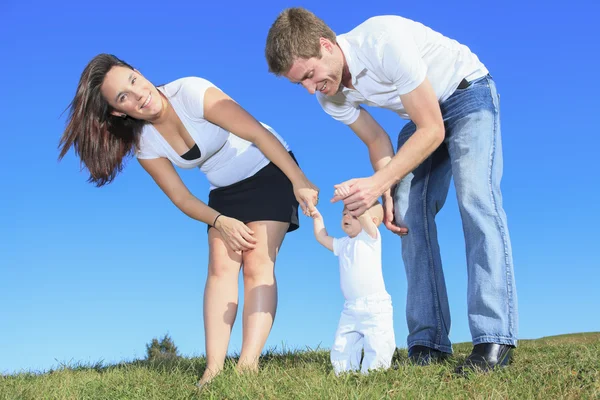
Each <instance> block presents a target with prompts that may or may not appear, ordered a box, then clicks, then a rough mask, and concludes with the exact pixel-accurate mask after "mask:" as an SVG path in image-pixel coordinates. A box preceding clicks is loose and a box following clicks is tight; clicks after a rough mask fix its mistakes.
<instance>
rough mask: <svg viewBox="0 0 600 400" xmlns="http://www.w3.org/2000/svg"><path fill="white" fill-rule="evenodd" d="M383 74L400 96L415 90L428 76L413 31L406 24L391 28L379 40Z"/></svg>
mask: <svg viewBox="0 0 600 400" xmlns="http://www.w3.org/2000/svg"><path fill="white" fill-rule="evenodd" d="M379 43H380V46H378V48H377V51H378V54H377V55H374V57H378V59H379V60H381V64H380V65H381V73H382V75H383V76H384V77H385V78H387V79H389V80H390V81H391V82H392V83H393V84H394V85H395V86H396V90H397V91H398V94H399V95H403V94H406V93H410V92H412V91H413V90H415V89H416V88H417V87H418V86H419V85H420V84H421V83H423V81H424V80H425V77H426V76H427V65H426V64H425V61H424V60H423V57H421V52H420V51H419V47H418V46H417V43H416V42H415V39H414V37H413V35H412V33H411V31H410V30H409V29H408V28H407V27H405V26H404V24H397V25H394V26H390V27H389V28H388V29H386V31H385V32H384V33H382V36H381V38H380V40H379Z"/></svg>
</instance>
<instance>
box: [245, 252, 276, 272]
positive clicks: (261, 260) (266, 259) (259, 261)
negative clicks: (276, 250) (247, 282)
mask: <svg viewBox="0 0 600 400" xmlns="http://www.w3.org/2000/svg"><path fill="white" fill-rule="evenodd" d="M274 268H275V257H274V255H271V254H269V251H268V249H266V248H265V249H262V248H256V249H254V250H252V251H250V252H248V253H247V254H245V255H244V268H243V271H244V278H251V279H252V278H269V277H272V276H273V271H274Z"/></svg>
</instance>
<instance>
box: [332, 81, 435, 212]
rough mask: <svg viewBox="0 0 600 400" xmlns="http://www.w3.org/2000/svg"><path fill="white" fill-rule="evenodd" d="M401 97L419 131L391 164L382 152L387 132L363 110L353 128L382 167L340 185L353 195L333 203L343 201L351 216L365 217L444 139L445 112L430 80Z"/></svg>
mask: <svg viewBox="0 0 600 400" xmlns="http://www.w3.org/2000/svg"><path fill="white" fill-rule="evenodd" d="M400 98H401V99H402V103H403V104H404V107H405V109H406V112H407V113H408V114H409V115H410V118H411V120H412V121H413V122H414V123H415V125H416V127H417V130H416V131H415V133H414V134H413V135H412V136H411V137H410V138H409V139H408V140H407V141H406V143H405V144H404V145H403V146H402V147H401V148H400V149H398V152H397V153H396V155H394V156H392V157H391V161H389V163H387V164H386V163H385V162H386V160H389V159H388V158H387V156H386V154H385V153H384V150H382V149H383V148H384V146H383V144H382V143H383V142H382V140H383V139H382V138H380V135H381V133H382V132H383V133H385V131H384V130H383V128H381V126H380V125H379V124H377V122H375V121H374V120H373V119H372V118H370V115H369V117H361V116H362V114H363V111H362V110H361V115H360V116H359V118H358V119H357V120H356V122H354V123H353V124H352V125H351V128H352V130H353V131H354V132H355V133H356V134H357V135H358V136H359V137H360V138H361V139H362V140H363V142H365V144H366V145H367V146H368V147H369V154H370V155H371V157H372V158H371V162H376V165H377V166H378V167H379V169H378V170H377V171H376V172H375V174H374V175H373V176H371V177H369V178H360V179H351V180H350V181H346V182H344V183H342V184H340V185H349V186H350V187H351V194H350V196H348V197H346V198H341V197H339V196H336V197H334V198H333V200H332V201H334V202H335V201H339V200H344V204H345V205H346V207H347V208H348V210H350V212H351V213H352V215H355V216H358V215H361V214H363V213H364V212H365V210H367V209H368V208H369V207H370V206H371V205H372V204H373V203H374V202H375V200H376V199H377V198H378V197H379V196H380V195H382V194H383V193H385V192H386V191H388V190H389V189H390V188H391V187H392V186H393V185H394V184H395V183H397V182H398V181H400V180H401V179H402V178H404V177H405V176H406V175H407V174H408V173H409V172H411V171H412V170H414V169H415V168H416V167H417V166H419V165H420V164H421V163H422V162H423V161H424V160H425V159H426V158H427V157H429V155H431V153H433V151H434V150H435V149H437V147H438V146H439V145H440V144H441V143H442V141H443V140H444V135H445V131H444V121H443V119H442V112H441V110H440V106H439V103H438V101H437V97H436V95H435V92H434V91H433V87H432V86H431V83H430V82H429V80H428V79H427V78H425V81H423V83H421V84H420V85H419V86H418V87H417V88H416V89H414V90H413V91H412V92H410V93H407V94H405V95H401V96H400ZM365 113H366V111H365ZM368 119H370V120H371V121H369V120H368ZM387 142H388V146H389V151H390V153H391V154H393V149H392V147H391V143H390V141H389V137H388V138H387ZM390 153H387V154H390ZM374 158H375V159H374ZM374 167H375V164H374ZM336 186H337V185H336Z"/></svg>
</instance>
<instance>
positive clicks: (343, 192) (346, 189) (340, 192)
mask: <svg viewBox="0 0 600 400" xmlns="http://www.w3.org/2000/svg"><path fill="white" fill-rule="evenodd" d="M333 194H334V196H339V197H342V198H345V197H348V196H349V195H350V186H348V185H341V186H339V187H337V188H336V189H335V191H334V192H333Z"/></svg>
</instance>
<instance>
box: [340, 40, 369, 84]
mask: <svg viewBox="0 0 600 400" xmlns="http://www.w3.org/2000/svg"><path fill="white" fill-rule="evenodd" d="M336 41H337V43H338V45H339V46H340V49H342V52H343V53H344V57H345V58H346V64H348V70H349V71H350V75H351V76H352V86H354V87H356V82H357V80H358V76H359V75H360V74H361V73H362V72H363V71H364V70H366V69H367V67H366V66H365V65H364V64H362V63H361V62H360V60H359V59H358V57H356V53H354V50H353V49H352V46H351V45H350V43H348V40H346V38H345V37H344V36H337V37H336Z"/></svg>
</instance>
